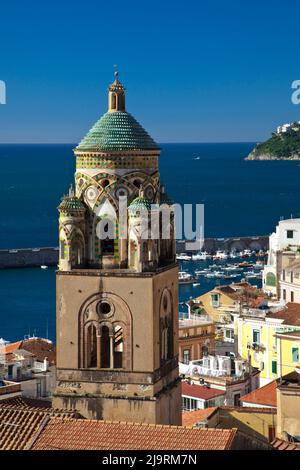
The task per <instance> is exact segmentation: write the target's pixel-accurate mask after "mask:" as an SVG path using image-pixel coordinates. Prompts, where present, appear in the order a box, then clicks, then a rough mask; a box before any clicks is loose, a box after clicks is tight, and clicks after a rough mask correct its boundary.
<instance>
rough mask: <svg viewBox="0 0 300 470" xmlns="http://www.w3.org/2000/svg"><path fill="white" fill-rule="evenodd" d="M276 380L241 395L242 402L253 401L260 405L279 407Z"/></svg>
mask: <svg viewBox="0 0 300 470" xmlns="http://www.w3.org/2000/svg"><path fill="white" fill-rule="evenodd" d="M276 387H277V383H276V380H273V381H272V382H270V383H268V384H267V385H264V386H263V387H260V388H257V389H256V390H253V392H250V393H248V394H247V395H243V396H242V397H241V402H242V403H245V404H246V405H247V404H248V403H253V404H255V405H258V406H271V407H273V408H276V407H277V398H276Z"/></svg>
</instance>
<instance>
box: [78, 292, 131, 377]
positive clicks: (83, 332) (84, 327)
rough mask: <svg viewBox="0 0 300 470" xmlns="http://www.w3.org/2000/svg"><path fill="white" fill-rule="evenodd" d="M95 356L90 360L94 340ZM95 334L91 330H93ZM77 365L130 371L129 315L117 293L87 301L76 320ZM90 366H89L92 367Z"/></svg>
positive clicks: (100, 295) (103, 294)
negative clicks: (91, 334) (91, 333)
mask: <svg viewBox="0 0 300 470" xmlns="http://www.w3.org/2000/svg"><path fill="white" fill-rule="evenodd" d="M90 325H93V328H95V330H96V343H97V344H96V357H97V360H96V361H95V360H94V361H92V362H91V360H90V357H91V354H92V352H94V349H95V347H94V346H95V341H94V336H93V341H91V340H90V336H89V332H90ZM93 332H94V330H93ZM78 344H79V351H78V366H79V368H96V369H124V370H131V369H132V315H131V312H130V309H129V307H128V305H127V304H126V302H125V301H124V300H123V299H121V297H119V296H118V295H116V294H112V293H99V294H95V295H93V296H91V297H90V298H89V299H87V300H86V301H85V302H84V303H83V305H82V307H81V309H80V312H79V318H78ZM91 364H92V365H91Z"/></svg>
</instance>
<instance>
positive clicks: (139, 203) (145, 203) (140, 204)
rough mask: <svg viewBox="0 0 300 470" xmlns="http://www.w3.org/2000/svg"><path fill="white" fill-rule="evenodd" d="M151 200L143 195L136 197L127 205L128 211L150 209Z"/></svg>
mask: <svg viewBox="0 0 300 470" xmlns="http://www.w3.org/2000/svg"><path fill="white" fill-rule="evenodd" d="M151 204H152V202H151V201H150V200H149V199H146V198H145V197H136V198H135V199H134V200H133V201H132V203H131V204H130V206H128V210H129V211H143V210H144V211H145V210H147V211H150V210H151Z"/></svg>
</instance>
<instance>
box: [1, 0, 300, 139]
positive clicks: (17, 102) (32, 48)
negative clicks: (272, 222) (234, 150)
mask: <svg viewBox="0 0 300 470" xmlns="http://www.w3.org/2000/svg"><path fill="white" fill-rule="evenodd" d="M299 17H300V4H299V3H298V5H297V3H296V2H294V1H290V0H287V1H285V2H282V1H277V0H272V2H271V1H269V0H268V1H267V0H261V1H257V0H252V1H251V2H250V1H248V2H245V1H243V0H240V1H237V0H233V1H227V2H226V1H224V0H223V1H221V0H215V1H214V2H203V1H200V0H190V1H183V0H181V1H178V0H172V1H170V0H160V1H157V0H151V1H148V0H144V1H143V0H139V1H136V0H123V1H119V0H113V1H112V2H109V1H102V0H98V1H92V0H85V1H84V2H83V1H77V2H76V1H60V2H59V1H56V0H52V1H51V2H41V1H32V0H28V1H26V2H24V1H20V0H19V1H15V2H5V4H3V3H2V4H1V6H0V80H4V81H5V82H6V86H7V104H6V105H0V142H18V143H22V142H24V143H25V142H30V143H31V142H51V143H52V142H53V143H55V142H57V143H60V142H74V143H75V142H78V141H79V140H80V139H81V137H82V136H83V135H84V134H85V132H86V131H87V130H88V129H89V128H90V127H91V125H92V124H93V123H94V121H95V120H96V119H98V118H99V117H100V115H101V114H103V113H104V112H105V111H106V107H107V97H106V93H107V86H108V84H109V83H110V82H111V81H112V80H113V64H115V63H117V64H119V70H120V79H121V80H122V81H123V83H124V85H125V86H126V89H127V110H128V111H129V112H131V113H132V114H133V115H134V116H135V117H136V118H137V119H138V120H139V121H140V122H141V123H142V124H143V125H144V126H145V127H146V129H147V130H148V131H149V133H150V134H151V135H152V136H153V137H154V138H155V139H156V140H157V141H158V142H226V141H229V142H230V141H231V142H232V141H259V140H262V139H265V138H267V137H268V136H269V135H270V133H271V132H272V131H273V130H274V128H275V127H276V126H277V125H278V124H280V123H283V122H288V121H291V120H294V119H300V105H298V106H295V105H293V104H292V103H291V93H292V90H291V83H292V81H293V80H297V79H300V67H299V65H300V54H299Z"/></svg>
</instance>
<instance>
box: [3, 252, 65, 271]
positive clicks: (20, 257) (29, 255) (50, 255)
mask: <svg viewBox="0 0 300 470" xmlns="http://www.w3.org/2000/svg"><path fill="white" fill-rule="evenodd" d="M57 262H58V247H43V248H18V249H13V250H0V269H5V268H7V269H8V268H33V267H40V266H42V265H47V266H56V265H57Z"/></svg>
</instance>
